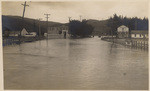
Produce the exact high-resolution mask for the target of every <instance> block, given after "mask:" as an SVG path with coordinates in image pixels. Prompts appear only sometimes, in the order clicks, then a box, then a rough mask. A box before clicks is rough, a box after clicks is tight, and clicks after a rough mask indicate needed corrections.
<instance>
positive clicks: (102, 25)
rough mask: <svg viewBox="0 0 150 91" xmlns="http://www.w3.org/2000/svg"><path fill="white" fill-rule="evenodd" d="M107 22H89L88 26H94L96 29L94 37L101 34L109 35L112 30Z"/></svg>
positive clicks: (91, 20)
mask: <svg viewBox="0 0 150 91" xmlns="http://www.w3.org/2000/svg"><path fill="white" fill-rule="evenodd" d="M107 22H108V21H107V20H101V21H99V20H93V19H90V20H88V24H90V25H92V26H93V27H94V31H93V34H94V35H101V34H105V33H107V34H109V33H110V28H109V27H108V26H107Z"/></svg>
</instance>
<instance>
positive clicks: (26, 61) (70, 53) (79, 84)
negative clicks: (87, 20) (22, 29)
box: [3, 37, 148, 90]
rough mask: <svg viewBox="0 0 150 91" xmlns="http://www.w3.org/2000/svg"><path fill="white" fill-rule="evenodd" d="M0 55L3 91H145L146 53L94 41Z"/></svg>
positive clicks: (41, 44)
mask: <svg viewBox="0 0 150 91" xmlns="http://www.w3.org/2000/svg"><path fill="white" fill-rule="evenodd" d="M3 52H4V85H5V89H23V90H27V89H31V90H32V89H44V90H46V89H51V90H52V89H57V90H104V89H106V90H147V89H148V52H147V51H144V50H140V49H131V48H127V47H125V46H122V45H118V44H112V43H110V42H106V41H102V40H101V39H100V38H98V37H94V38H83V39H49V40H48V41H46V40H41V41H36V42H30V43H22V44H21V45H20V46H19V45H10V46H5V47H4V49H3Z"/></svg>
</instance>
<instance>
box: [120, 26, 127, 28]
mask: <svg viewBox="0 0 150 91" xmlns="http://www.w3.org/2000/svg"><path fill="white" fill-rule="evenodd" d="M124 27H127V26H125V25H121V26H120V27H118V28H124Z"/></svg>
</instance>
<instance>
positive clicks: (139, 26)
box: [107, 14, 148, 35]
mask: <svg viewBox="0 0 150 91" xmlns="http://www.w3.org/2000/svg"><path fill="white" fill-rule="evenodd" d="M121 25H125V26H127V27H128V28H129V33H131V31H132V30H141V31H142V30H148V18H143V19H141V18H138V17H132V18H129V17H126V16H125V17H124V16H121V15H119V16H118V15H117V14H114V15H113V16H112V17H110V18H109V19H108V23H107V26H108V27H110V29H111V31H110V34H113V35H117V28H118V27H119V26H121Z"/></svg>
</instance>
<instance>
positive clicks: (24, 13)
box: [21, 1, 29, 18]
mask: <svg viewBox="0 0 150 91" xmlns="http://www.w3.org/2000/svg"><path fill="white" fill-rule="evenodd" d="M21 5H23V6H24V8H23V15H22V18H24V14H25V10H26V6H28V7H29V5H27V4H26V1H25V2H24V4H21Z"/></svg>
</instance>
